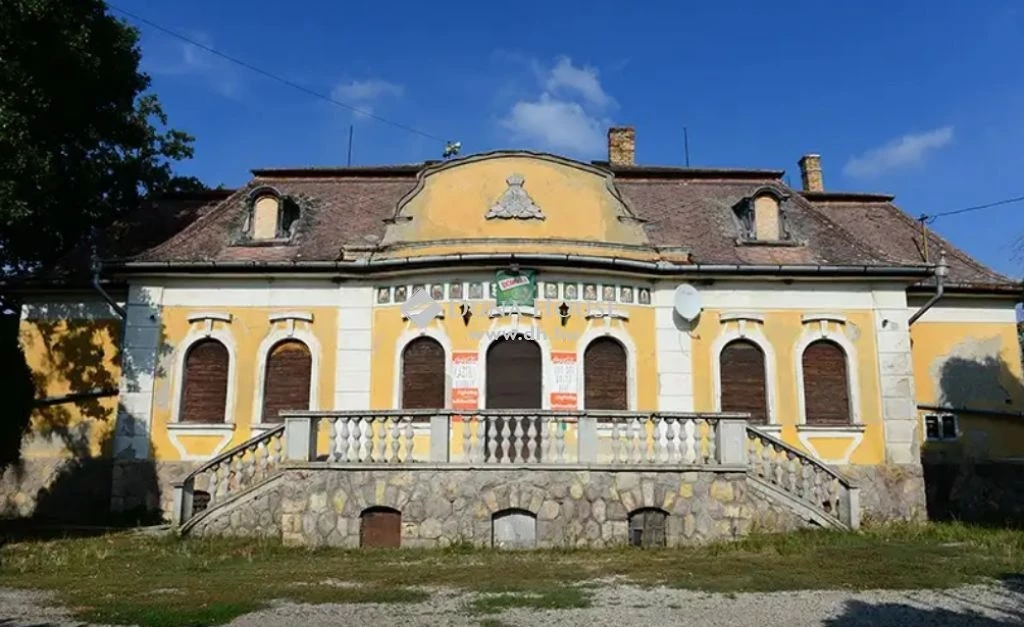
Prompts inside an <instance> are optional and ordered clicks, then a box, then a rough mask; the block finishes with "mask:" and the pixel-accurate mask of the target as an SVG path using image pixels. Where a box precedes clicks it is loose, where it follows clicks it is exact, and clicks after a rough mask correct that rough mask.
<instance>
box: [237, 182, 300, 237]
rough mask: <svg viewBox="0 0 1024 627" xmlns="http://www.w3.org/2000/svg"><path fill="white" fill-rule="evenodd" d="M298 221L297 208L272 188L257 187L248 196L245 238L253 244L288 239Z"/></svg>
mask: <svg viewBox="0 0 1024 627" xmlns="http://www.w3.org/2000/svg"><path fill="white" fill-rule="evenodd" d="M298 219H299V208H298V206H297V205H296V204H295V203H294V202H293V201H292V200H291V199H290V198H288V197H286V196H282V195H281V193H280V192H278V191H277V190H276V189H274V188H273V187H267V186H264V187H258V188H256V189H254V190H253V191H252V193H250V194H249V216H248V219H247V220H246V226H245V236H246V238H247V239H249V240H251V241H254V242H266V241H273V240H281V239H288V238H290V237H291V236H292V234H293V232H294V229H295V225H296V222H297V221H298Z"/></svg>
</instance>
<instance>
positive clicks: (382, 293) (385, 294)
mask: <svg viewBox="0 0 1024 627" xmlns="http://www.w3.org/2000/svg"><path fill="white" fill-rule="evenodd" d="M390 302H391V288H390V287H378V288H377V304H378V305H386V304H388V303H390Z"/></svg>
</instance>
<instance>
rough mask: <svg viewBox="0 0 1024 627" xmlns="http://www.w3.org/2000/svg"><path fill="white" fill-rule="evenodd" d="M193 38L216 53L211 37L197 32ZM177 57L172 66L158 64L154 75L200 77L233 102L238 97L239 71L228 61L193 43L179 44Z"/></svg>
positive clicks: (170, 62) (154, 69) (239, 87)
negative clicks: (232, 99)
mask: <svg viewBox="0 0 1024 627" xmlns="http://www.w3.org/2000/svg"><path fill="white" fill-rule="evenodd" d="M191 35H192V39H193V40H194V41H196V42H197V43H199V44H202V46H205V47H207V48H213V49H216V47H215V46H214V45H213V38H212V37H210V35H209V34H207V33H204V32H194V33H192V34H191ZM174 57H175V58H174V59H173V60H171V61H169V62H163V63H160V62H157V63H156V65H155V67H153V73H154V74H168V75H178V76H184V75H193V76H198V77H201V78H202V79H203V80H205V81H206V82H207V83H208V84H209V86H210V87H211V88H212V89H213V90H214V91H217V92H218V93H220V94H221V95H222V96H227V97H229V98H234V97H236V96H238V95H239V92H240V91H241V87H242V79H241V76H240V74H239V72H238V68H236V67H235V66H234V65H233V64H232V63H231V62H230V61H228V60H227V59H224V58H221V57H219V56H217V55H215V54H213V53H211V52H209V51H208V50H205V49H204V48H203V47H201V46H197V45H195V44H191V43H182V44H180V46H178V47H177V48H176V49H175V50H174Z"/></svg>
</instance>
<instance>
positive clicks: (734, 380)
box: [719, 340, 768, 424]
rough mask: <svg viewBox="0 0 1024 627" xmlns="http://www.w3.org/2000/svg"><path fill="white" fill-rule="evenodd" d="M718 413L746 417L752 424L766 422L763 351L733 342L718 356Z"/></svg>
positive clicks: (746, 343) (755, 345)
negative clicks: (725, 412) (746, 415)
mask: <svg viewBox="0 0 1024 627" xmlns="http://www.w3.org/2000/svg"><path fill="white" fill-rule="evenodd" d="M719 376H720V377H721V386H720V388H719V389H720V393H721V395H722V398H721V401H722V402H721V407H722V411H734V412H744V413H749V414H750V422H751V423H752V424H766V423H767V422H768V388H767V377H766V375H765V363H764V351H762V350H761V347H760V346H758V345H757V344H755V343H754V342H751V341H750V340H733V341H732V342H729V343H728V344H726V345H725V347H724V348H723V349H722V353H721V355H719Z"/></svg>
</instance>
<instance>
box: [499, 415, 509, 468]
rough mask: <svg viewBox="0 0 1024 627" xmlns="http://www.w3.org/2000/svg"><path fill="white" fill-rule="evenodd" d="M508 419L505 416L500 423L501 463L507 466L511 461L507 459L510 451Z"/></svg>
mask: <svg viewBox="0 0 1024 627" xmlns="http://www.w3.org/2000/svg"><path fill="white" fill-rule="evenodd" d="M509 420H510V418H509V417H508V416H506V417H505V418H503V419H502V421H501V463H503V464H509V463H512V460H511V459H509V457H510V456H511V455H510V454H511V451H512V442H511V440H512V428H511V427H510V426H509V424H508V423H509Z"/></svg>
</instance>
